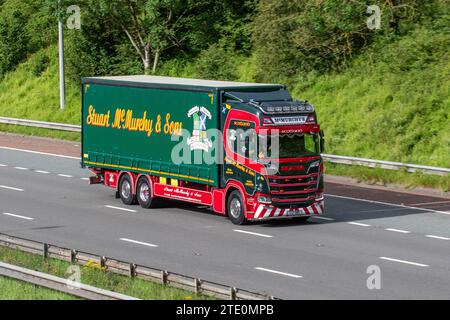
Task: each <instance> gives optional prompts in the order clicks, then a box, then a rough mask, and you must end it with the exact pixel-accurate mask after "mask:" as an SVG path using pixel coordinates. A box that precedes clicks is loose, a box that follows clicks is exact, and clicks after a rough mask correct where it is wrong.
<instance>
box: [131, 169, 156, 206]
mask: <svg viewBox="0 0 450 320" xmlns="http://www.w3.org/2000/svg"><path fill="white" fill-rule="evenodd" d="M136 197H137V199H138V202H139V204H140V205H141V207H142V208H144V209H150V208H153V207H154V205H155V202H156V201H155V200H156V199H155V198H153V197H152V190H151V183H150V182H149V181H148V179H147V178H145V177H143V178H141V179H139V181H138V185H137V189H136Z"/></svg>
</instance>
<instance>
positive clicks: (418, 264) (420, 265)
mask: <svg viewBox="0 0 450 320" xmlns="http://www.w3.org/2000/svg"><path fill="white" fill-rule="evenodd" d="M380 259H381V260H387V261H393V262H399V263H404V264H410V265H413V266H417V267H423V268H426V267H429V265H427V264H423V263H417V262H411V261H406V260H399V259H394V258H388V257H380Z"/></svg>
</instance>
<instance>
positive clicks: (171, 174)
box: [82, 79, 219, 186]
mask: <svg viewBox="0 0 450 320" xmlns="http://www.w3.org/2000/svg"><path fill="white" fill-rule="evenodd" d="M197 108H198V111H197ZM201 110H203V111H205V110H207V112H206V111H205V113H206V114H202V113H201ZM82 116H83V119H82V121H83V125H82V165H83V166H87V167H95V168H105V169H115V170H123V171H131V172H136V173H146V174H151V175H154V176H162V177H166V178H177V179H180V180H187V181H191V182H197V183H203V184H208V185H211V186H218V183H219V169H218V165H217V164H213V165H207V164H205V163H203V161H201V162H200V161H198V159H200V160H203V155H202V152H203V150H202V149H197V150H192V153H191V154H189V155H188V156H189V158H191V163H194V162H195V161H194V160H196V159H197V161H196V163H197V164H180V165H177V164H174V162H173V159H172V151H173V148H174V147H175V146H176V145H178V144H179V143H180V142H182V138H183V136H182V132H183V130H187V131H188V132H189V133H192V132H196V133H197V132H198V131H201V132H205V131H206V130H210V129H219V128H218V125H219V118H218V101H217V94H216V90H215V89H214V88H204V87H194V86H179V85H178V86H177V85H172V86H170V85H165V86H164V85H158V84H152V85H151V86H149V85H148V84H146V85H144V84H140V83H133V82H121V81H114V80H110V81H108V80H104V79H84V80H83V112H82ZM201 132H200V134H203V133H201ZM173 134H175V136H179V139H178V140H177V141H172V135H173ZM184 138H186V137H184ZM211 142H212V141H211ZM187 147H188V148H189V146H187ZM208 148H211V149H212V146H208ZM181 155H183V154H181ZM188 163H189V162H188ZM215 163H217V161H216V162H215Z"/></svg>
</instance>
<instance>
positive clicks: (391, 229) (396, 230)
mask: <svg viewBox="0 0 450 320" xmlns="http://www.w3.org/2000/svg"><path fill="white" fill-rule="evenodd" d="M384 230H386V231H392V232H398V233H404V234H408V233H411V231H406V230H400V229H393V228H387V229H384Z"/></svg>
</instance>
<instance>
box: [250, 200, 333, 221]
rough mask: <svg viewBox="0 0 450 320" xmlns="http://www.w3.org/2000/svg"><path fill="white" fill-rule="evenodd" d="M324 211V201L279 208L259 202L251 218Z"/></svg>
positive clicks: (310, 214) (314, 214)
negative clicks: (294, 207)
mask: <svg viewBox="0 0 450 320" xmlns="http://www.w3.org/2000/svg"><path fill="white" fill-rule="evenodd" d="M324 211H325V207H324V202H323V201H320V202H316V203H314V204H313V205H312V206H310V207H307V208H297V209H280V208H276V207H273V206H267V205H263V204H260V205H258V206H257V209H256V211H255V215H254V216H253V219H259V220H263V219H273V218H281V217H298V216H318V215H323V214H324Z"/></svg>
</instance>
